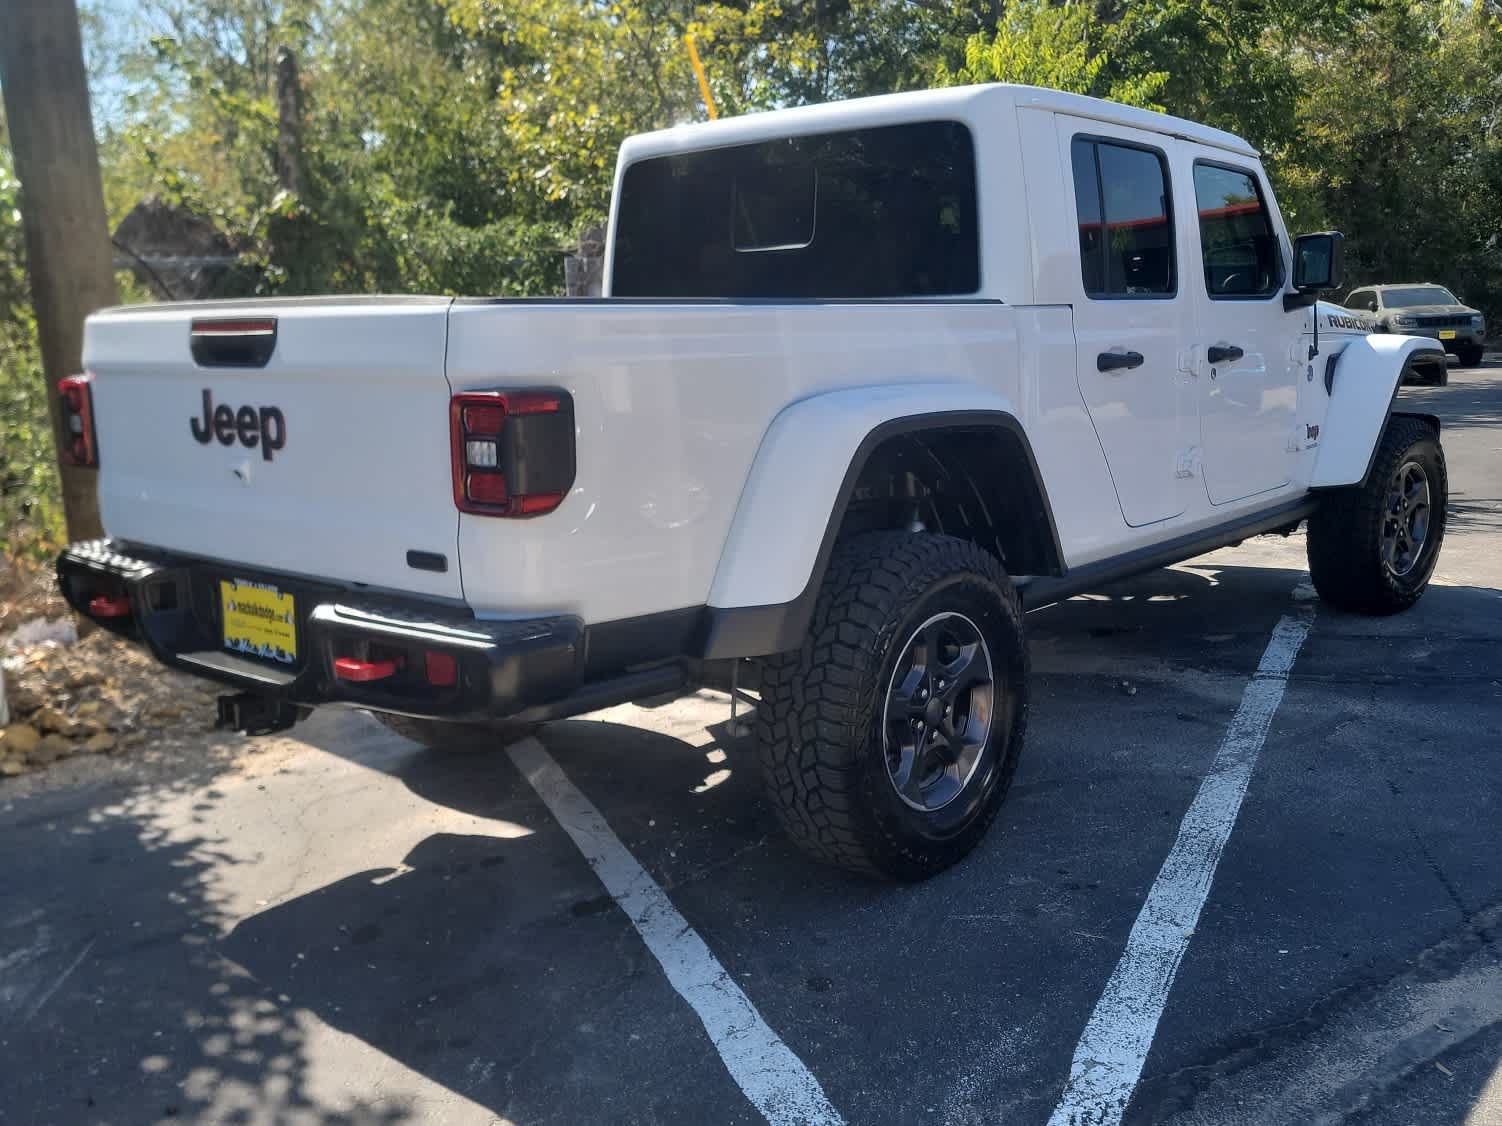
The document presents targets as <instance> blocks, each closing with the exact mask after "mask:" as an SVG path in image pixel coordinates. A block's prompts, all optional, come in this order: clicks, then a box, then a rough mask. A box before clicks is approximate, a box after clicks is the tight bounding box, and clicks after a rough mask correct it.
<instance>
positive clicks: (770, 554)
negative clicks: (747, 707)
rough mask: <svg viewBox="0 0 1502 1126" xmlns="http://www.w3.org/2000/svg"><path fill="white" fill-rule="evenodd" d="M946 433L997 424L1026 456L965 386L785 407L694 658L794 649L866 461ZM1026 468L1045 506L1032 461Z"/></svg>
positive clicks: (995, 399)
mask: <svg viewBox="0 0 1502 1126" xmlns="http://www.w3.org/2000/svg"><path fill="white" fill-rule="evenodd" d="M946 426H967V427H969V426H998V427H1004V428H1006V429H1008V430H1011V431H1012V432H1013V433H1014V434H1016V435H1017V437H1018V438H1019V439H1020V440H1021V442H1022V445H1023V448H1024V449H1028V452H1029V457H1031V450H1030V448H1029V447H1028V445H1027V438H1026V434H1025V432H1024V430H1023V427H1022V424H1021V423H1020V422H1019V421H1018V419H1017V416H1016V413H1015V412H1014V410H1013V408H1012V404H1011V402H1010V401H1009V400H1008V399H1006V398H1005V397H1004V396H1002V395H999V394H997V393H995V392H992V391H987V390H985V389H983V388H977V387H975V386H973V385H968V384H950V383H913V384H884V385H879V386H872V387H856V388H848V389H843V390H840V391H830V392H826V393H824V394H820V395H815V396H813V397H812V398H808V399H803V400H800V401H798V402H796V403H793V404H791V405H789V406H788V407H786V408H784V409H783V411H782V412H781V413H780V414H778V416H777V417H776V418H774V419H773V420H772V424H771V425H770V426H769V427H768V429H767V433H766V436H765V437H764V438H763V439H762V443H761V446H760V448H759V449H758V450H757V453H756V458H755V460H754V462H753V463H752V466H751V472H750V474H749V475H748V477H747V479H746V485H745V488H744V489H743V490H742V492H741V497H740V502H739V504H738V505H737V508H736V514H735V519H734V521H733V522H732V524H731V527H730V533H729V535H728V536H727V537H726V540H725V546H724V548H723V550H722V552H721V555H720V563H719V567H718V568H717V570H716V572H715V578H714V583H713V585H712V586H711V588H710V594H709V599H708V617H707V627H706V628H707V636H706V638H705V645H704V656H705V657H706V658H719V657H749V656H760V655H763V654H767V653H776V652H781V651H783V650H787V649H793V648H796V647H797V646H798V645H800V644H801V643H802V641H803V635H804V633H805V632H806V630H807V628H808V622H809V619H810V617H811V616H812V613H813V602H814V598H815V597H816V596H817V595H818V591H819V584H820V583H821V582H822V580H823V575H824V571H825V569H826V567H827V565H828V562H829V557H830V555H831V554H832V552H833V550H834V542H835V538H836V535H837V533H838V530H839V527H840V523H841V520H842V519H843V517H844V514H845V508H846V505H847V503H848V501H849V498H850V494H851V491H852V489H853V487H854V485H855V482H856V480H857V478H858V477H859V475H860V472H861V469H862V467H863V466H864V464H865V462H866V459H867V457H868V456H869V455H870V453H871V452H872V451H873V450H874V449H875V448H876V447H877V446H878V445H880V444H881V442H883V441H885V440H886V439H888V438H890V437H892V436H894V435H896V434H900V433H910V432H913V431H916V430H924V429H934V428H940V427H946ZM1033 472H1034V475H1035V477H1037V478H1038V484H1039V490H1040V494H1041V495H1043V496H1044V497H1045V504H1046V493H1043V492H1042V482H1041V477H1038V471H1037V466H1036V464H1034V465H1033ZM1055 546H1057V536H1056V535H1055Z"/></svg>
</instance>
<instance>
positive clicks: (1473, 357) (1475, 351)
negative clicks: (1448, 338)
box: [1455, 344, 1485, 368]
mask: <svg viewBox="0 0 1502 1126" xmlns="http://www.w3.org/2000/svg"><path fill="white" fill-rule="evenodd" d="M1484 354H1485V353H1484V352H1483V350H1482V349H1481V348H1479V347H1477V346H1476V345H1474V344H1472V345H1468V346H1467V347H1464V348H1457V349H1455V358H1456V359H1458V360H1459V361H1460V366H1461V367H1463V368H1473V367H1476V366H1478V365H1479V364H1480V363H1481V358H1482V356H1483V355H1484Z"/></svg>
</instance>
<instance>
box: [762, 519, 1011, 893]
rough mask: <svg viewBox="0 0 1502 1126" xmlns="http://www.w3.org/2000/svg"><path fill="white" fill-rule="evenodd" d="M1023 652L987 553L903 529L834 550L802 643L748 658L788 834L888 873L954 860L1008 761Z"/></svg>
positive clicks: (985, 814) (1003, 779)
mask: <svg viewBox="0 0 1502 1126" xmlns="http://www.w3.org/2000/svg"><path fill="white" fill-rule="evenodd" d="M1027 664H1028V662H1027V647H1026V644H1025V642H1024V639H1023V629H1022V608H1021V604H1020V602H1019V600H1018V597H1017V592H1016V590H1015V588H1014V587H1013V586H1012V583H1011V580H1010V579H1009V578H1008V577H1007V574H1006V572H1005V571H1004V570H1003V569H1002V566H1001V564H1000V562H999V561H998V560H997V559H996V558H995V557H994V556H992V555H990V554H989V553H987V552H985V551H983V550H981V549H980V548H979V547H977V546H975V545H974V544H972V543H969V542H967V541H964V540H959V539H954V538H951V537H948V536H939V535H926V534H917V533H910V532H874V533H870V534H866V535H861V536H856V537H854V538H852V539H850V540H849V541H847V542H846V543H844V544H842V545H840V546H839V547H837V548H836V550H835V553H834V556H833V558H832V559H831V560H830V564H829V570H828V573H827V574H826V575H825V578H824V582H823V585H822V587H821V588H820V591H819V596H818V601H817V603H816V605H815V609H814V616H813V621H812V623H811V624H810V627H809V633H808V637H807V638H806V639H805V641H804V643H803V646H802V648H800V649H798V650H795V651H793V652H791V653H783V654H779V655H777V656H773V657H768V658H765V660H764V661H763V667H762V681H761V705H760V706H759V707H758V708H757V737H758V746H759V751H760V755H761V761H762V772H763V777H764V779H765V782H766V789H767V793H768V795H769V798H770V800H771V802H772V804H773V806H774V807H775V808H776V810H777V813H778V816H779V819H780V820H781V822H782V824H783V827H784V828H785V829H786V830H787V832H788V834H789V836H791V837H792V838H793V840H794V841H795V842H796V843H797V844H798V846H799V847H800V848H802V849H803V850H804V851H805V852H807V853H809V854H810V855H812V856H814V857H815V858H817V859H819V860H821V861H824V862H825V863H829V864H833V865H836V866H838V867H841V868H844V869H847V870H849V871H852V872H858V873H861V874H863V875H868V876H878V877H886V878H889V879H897V880H920V879H924V878H926V877H928V876H932V875H934V874H935V873H937V872H940V871H942V870H943V869H945V868H947V867H949V866H950V865H951V864H954V863H955V862H956V861H958V860H960V859H961V858H962V857H963V856H965V855H966V854H967V853H968V852H969V851H970V850H971V849H973V848H974V847H975V846H976V844H977V843H978V842H979V841H980V839H981V837H982V836H984V835H985V832H986V830H987V829H988V828H989V827H990V824H991V822H992V820H994V819H995V816H996V812H997V810H998V808H999V807H1000V805H1001V801H1002V798H1003V797H1004V796H1005V794H1006V791H1007V788H1008V786H1009V785H1010V783H1011V780H1012V775H1013V773H1014V772H1015V771H1016V768H1017V758H1018V755H1019V753H1020V751H1021V748H1022V740H1023V734H1024V731H1025V728H1026V724H1027Z"/></svg>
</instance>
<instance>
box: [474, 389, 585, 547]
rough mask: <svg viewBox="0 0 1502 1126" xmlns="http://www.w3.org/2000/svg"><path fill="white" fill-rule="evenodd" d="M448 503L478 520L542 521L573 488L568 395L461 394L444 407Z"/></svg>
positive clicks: (571, 405)
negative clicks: (448, 437) (450, 480)
mask: <svg viewBox="0 0 1502 1126" xmlns="http://www.w3.org/2000/svg"><path fill="white" fill-rule="evenodd" d="M449 425H450V427H451V431H452V443H453V449H452V455H453V462H454V504H455V505H457V506H458V508H459V510H460V511H461V512H473V513H476V514H478V515H482V516H511V517H517V516H541V515H542V514H543V513H545V512H552V511H553V509H555V508H557V507H558V506H559V505H560V504H562V503H563V498H564V497H565V496H567V495H568V491H569V489H570V488H572V487H573V483H574V401H573V399H572V398H571V397H570V396H569V394H568V392H566V391H465V392H462V393H461V394H458V395H455V396H454V397H453V399H452V401H451V402H450V404H449Z"/></svg>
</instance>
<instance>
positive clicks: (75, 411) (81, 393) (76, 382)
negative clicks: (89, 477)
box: [57, 373, 99, 467]
mask: <svg viewBox="0 0 1502 1126" xmlns="http://www.w3.org/2000/svg"><path fill="white" fill-rule="evenodd" d="M93 382H94V376H93V375H92V374H91V373H86V374H84V375H70V376H69V377H68V378H67V379H60V380H58V382H57V393H58V395H59V396H60V397H61V399H62V404H63V441H62V455H63V460H64V461H65V462H67V463H68V464H69V465H81V466H85V467H97V466H98V465H99V447H98V446H97V444H96V443H95V439H94V391H93V387H92V386H91V385H92V383H93Z"/></svg>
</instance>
